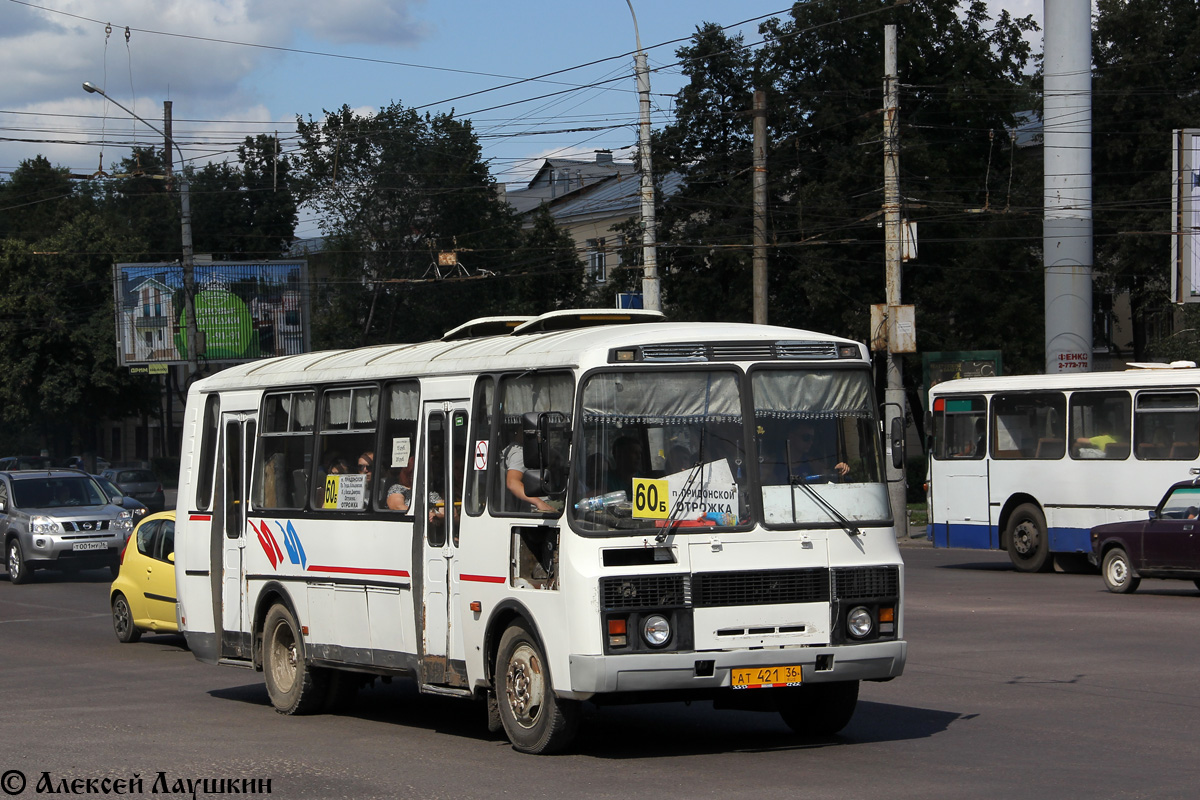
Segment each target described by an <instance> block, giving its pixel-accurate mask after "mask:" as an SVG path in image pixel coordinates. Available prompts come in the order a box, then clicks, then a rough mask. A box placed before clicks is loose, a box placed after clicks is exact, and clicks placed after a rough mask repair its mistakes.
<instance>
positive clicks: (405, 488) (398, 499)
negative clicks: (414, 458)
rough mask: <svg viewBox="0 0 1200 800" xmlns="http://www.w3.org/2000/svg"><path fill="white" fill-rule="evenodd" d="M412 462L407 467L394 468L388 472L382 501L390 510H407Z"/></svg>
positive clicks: (410, 489) (410, 500)
mask: <svg viewBox="0 0 1200 800" xmlns="http://www.w3.org/2000/svg"><path fill="white" fill-rule="evenodd" d="M412 474H413V468H412V462H411V461H410V462H409V464H408V466H407V467H403V468H401V469H394V470H392V471H391V472H389V473H388V478H387V480H386V481H385V483H387V493H386V494H385V495H384V503H386V504H387V507H388V508H389V509H390V510H392V511H408V507H409V506H410V505H411V504H412Z"/></svg>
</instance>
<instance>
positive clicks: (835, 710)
mask: <svg viewBox="0 0 1200 800" xmlns="http://www.w3.org/2000/svg"><path fill="white" fill-rule="evenodd" d="M773 691H777V692H781V693H782V694H780V696H779V700H778V709H779V716H780V717H782V718H783V721H784V722H785V723H787V726H788V727H789V728H791V729H792V730H793V731H795V732H796V733H798V734H800V735H801V736H808V737H812V736H832V735H834V734H835V733H837V732H838V731H840V730H841V729H842V728H844V727H846V726H847V725H848V724H850V718H851V717H852V716H854V709H855V708H856V707H857V706H858V681H838V682H836V683H810V684H806V685H804V686H797V687H794V688H789V689H774V690H773Z"/></svg>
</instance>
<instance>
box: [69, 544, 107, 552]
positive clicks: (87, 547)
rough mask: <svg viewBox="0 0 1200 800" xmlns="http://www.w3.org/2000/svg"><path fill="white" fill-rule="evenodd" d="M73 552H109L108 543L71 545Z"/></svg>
mask: <svg viewBox="0 0 1200 800" xmlns="http://www.w3.org/2000/svg"><path fill="white" fill-rule="evenodd" d="M71 549H72V550H107V549H108V542H76V543H75V544H73V545H71Z"/></svg>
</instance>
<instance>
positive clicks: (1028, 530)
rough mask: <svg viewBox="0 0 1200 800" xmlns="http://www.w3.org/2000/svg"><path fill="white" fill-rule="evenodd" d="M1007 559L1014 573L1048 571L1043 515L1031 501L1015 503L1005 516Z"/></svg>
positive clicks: (1048, 546) (1047, 551)
mask: <svg viewBox="0 0 1200 800" xmlns="http://www.w3.org/2000/svg"><path fill="white" fill-rule="evenodd" d="M1007 531H1008V558H1009V560H1010V561H1012V563H1013V566H1014V567H1016V568H1017V572H1049V571H1050V570H1052V569H1054V560H1053V559H1052V558H1050V539H1049V537H1048V536H1047V534H1046V517H1045V515H1044V514H1042V510H1041V509H1040V508H1038V507H1037V506H1035V505H1033V504H1032V503H1025V504H1023V505H1019V506H1017V507H1016V509H1014V510H1013V512H1012V516H1010V517H1009V518H1008V529H1007Z"/></svg>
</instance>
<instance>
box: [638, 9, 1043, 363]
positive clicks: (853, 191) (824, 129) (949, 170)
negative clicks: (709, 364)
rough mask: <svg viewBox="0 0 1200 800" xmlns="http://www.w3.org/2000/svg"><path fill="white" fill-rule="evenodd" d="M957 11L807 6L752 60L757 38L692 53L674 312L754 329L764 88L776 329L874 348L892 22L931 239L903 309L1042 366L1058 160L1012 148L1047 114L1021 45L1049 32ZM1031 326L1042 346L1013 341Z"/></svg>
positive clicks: (909, 151)
mask: <svg viewBox="0 0 1200 800" xmlns="http://www.w3.org/2000/svg"><path fill="white" fill-rule="evenodd" d="M958 6H959V4H958V3H957V2H955V0H926V1H925V2H922V3H919V4H916V5H915V6H912V7H904V8H895V6H894V4H893V3H890V2H883V0H854V1H853V2H842V3H797V4H796V5H794V6H793V8H792V10H791V13H790V15H789V17H787V18H782V19H772V20H770V21H768V22H766V23H765V24H764V25H763V26H762V28H761V30H762V33H763V34H764V36H765V39H766V42H765V44H764V45H763V46H762V48H760V49H759V50H758V51H757V52H756V53H755V54H754V55H753V56H751V55H749V54H748V53H747V51H746V50H745V49H744V48H743V44H744V42H743V41H742V40H741V38H740V37H730V36H728V35H726V34H725V33H724V32H723V31H721V30H720V29H719V28H717V27H716V26H711V25H708V26H703V27H701V28H699V29H698V30H697V32H696V33H695V34H694V35H693V37H692V39H691V41H690V42H689V44H688V45H686V46H684V47H683V48H681V49H680V50H679V53H678V55H679V57H680V60H681V62H682V64H683V71H684V73H685V74H686V75H687V76H688V77H689V79H690V81H689V83H688V85H687V86H686V87H685V88H684V89H683V91H682V92H680V94H679V96H678V98H677V103H676V114H675V118H674V120H673V121H672V123H671V124H670V125H668V126H667V127H666V129H664V130H663V131H662V133H661V134H660V135H658V136H657V137H656V139H655V142H654V146H655V148H656V152H655V163H656V165H657V164H659V163H662V164H665V165H666V166H667V167H669V168H672V169H676V170H679V171H680V172H682V173H683V174H684V176H685V178H686V183H685V185H684V188H683V190H682V191H681V192H680V193H679V194H678V195H677V196H676V197H674V198H672V199H671V200H670V201H669V202H667V203H666V204H665V207H664V209H663V213H662V217H661V219H662V224H661V228H660V236H659V238H660V240H665V241H667V242H669V243H670V244H669V246H668V247H666V248H664V250H663V251H660V252H662V253H663V255H662V256H660V263H662V264H663V265H664V273H665V274H664V277H663V282H664V297H665V300H666V302H667V304H668V306H669V308H670V310H671V313H672V315H673V316H676V317H682V318H700V319H729V320H743V321H748V320H749V319H750V317H751V305H752V303H751V287H750V272H751V270H750V260H751V250H750V248H749V246H748V245H749V240H750V233H751V229H752V224H753V220H752V216H751V196H752V195H751V180H752V171H751V165H752V149H751V117H750V114H749V110H750V101H751V97H752V94H753V91H754V89H755V88H761V89H765V90H766V92H767V104H768V106H767V122H768V134H767V136H768V144H767V170H768V194H769V197H768V220H769V222H768V226H769V231H770V233H769V236H770V246H769V249H768V262H769V265H770V266H769V270H770V284H769V287H768V290H769V309H770V311H769V314H770V319H771V321H772V322H776V323H780V324H787V325H795V326H798V327H803V328H810V329H815V330H822V331H828V332H832V333H838V334H842V335H846V336H851V337H853V338H856V339H859V340H863V339H866V338H867V337H868V335H869V331H868V319H869V313H868V312H869V306H870V305H871V304H872V303H882V302H884V300H885V291H884V248H883V237H882V230H881V228H880V224H879V223H880V222H881V215H880V208H881V205H882V200H883V191H882V190H883V124H882V117H881V114H880V109H881V108H882V106H883V85H882V84H883V82H882V79H881V75H882V72H883V38H884V36H883V31H884V26H885V25H886V24H888V23H895V24H896V25H897V26H898V34H897V41H898V62H899V70H898V71H899V76H900V84H901V100H900V125H901V130H900V146H901V148H902V152H901V157H900V165H901V171H902V175H901V191H902V194H903V196H904V200H903V202H904V215H905V216H906V217H907V218H908V219H910V220H912V221H915V222H918V223H919V229H920V240H921V250H920V257H919V258H918V259H917V260H916V261H915V262H910V263H908V264H906V265H905V268H904V272H905V277H904V283H903V286H902V301H903V302H906V303H914V304H915V305H916V306H917V314H918V317H917V322H918V332H917V333H918V341H919V345H920V347H921V348H922V349H926V350H939V349H947V350H948V349H968V348H984V349H990V348H993V347H1001V346H1003V348H1004V349H1005V351H1006V354H1005V360H1006V362H1007V363H1009V364H1010V365H1013V366H1016V367H1018V368H1025V369H1028V368H1030V367H1036V366H1037V365H1038V364H1039V362H1040V360H1041V349H1042V348H1041V344H1040V342H1039V341H1038V339H1039V338H1040V336H1041V332H1042V326H1041V324H1040V321H1039V322H1037V324H1036V325H1029V323H1028V318H1029V314H1030V310H1031V309H1034V310H1035V311H1037V312H1040V308H1041V302H1042V301H1041V297H1042V273H1041V269H1040V262H1039V249H1038V247H1037V243H1040V217H1039V215H1038V214H1037V212H1036V210H1035V207H1036V205H1037V204H1038V203H1040V188H1039V187H1038V181H1040V166H1041V165H1040V153H1038V152H1033V153H1026V152H1023V151H1021V150H1020V149H1018V148H1015V147H1014V146H1013V143H1012V140H1011V139H1010V137H1009V131H1011V130H1013V129H1014V127H1015V125H1016V118H1015V116H1014V115H1015V112H1018V111H1021V110H1023V109H1029V108H1032V107H1033V105H1034V103H1035V99H1034V97H1033V95H1032V93H1031V91H1030V90H1031V87H1030V86H1029V84H1028V81H1027V79H1026V78H1025V77H1024V73H1025V70H1026V68H1027V67H1028V64H1029V60H1030V57H1031V54H1030V49H1029V46H1028V44H1027V43H1026V42H1025V40H1024V39H1023V38H1022V34H1023V32H1024V31H1027V30H1030V29H1032V27H1033V23H1032V21H1031V20H1029V19H1023V20H1015V19H1013V18H1012V17H1011V16H1009V15H1008V14H1007V13H1002V14H1001V16H1000V17H999V18H998V19H997V20H995V21H994V22H991V23H990V24H989V21H988V17H987V14H986V9H985V7H984V5H983V3H982V2H978V1H975V2H971V3H969V4H967V5H966V6H965V8H959V7H958ZM1010 170H1011V174H1012V175H1013V179H1012V184H1011V189H1010V184H1009V173H1010ZM981 210H982V213H980V211H981ZM997 242H1002V243H1004V244H1005V246H1000V247H998V246H996V245H997ZM964 276H969V277H966V279H964ZM996 289H1000V291H995V290H996ZM981 309H986V313H981ZM1034 319H1040V318H1036V317H1035V318H1034ZM1014 322H1016V323H1017V330H1018V332H1020V333H1022V334H1026V335H1018V336H1016V337H1014V336H1013V335H1012V334H1013V330H1014V328H1013V325H1014ZM908 372H909V374H915V373H916V372H917V370H916V369H915V367H914V368H913V369H910V370H908Z"/></svg>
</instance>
